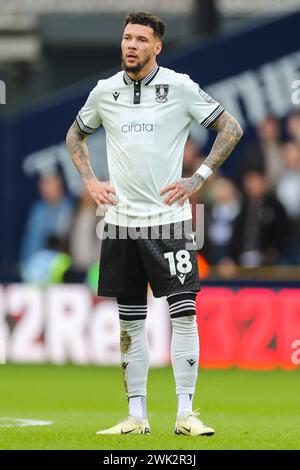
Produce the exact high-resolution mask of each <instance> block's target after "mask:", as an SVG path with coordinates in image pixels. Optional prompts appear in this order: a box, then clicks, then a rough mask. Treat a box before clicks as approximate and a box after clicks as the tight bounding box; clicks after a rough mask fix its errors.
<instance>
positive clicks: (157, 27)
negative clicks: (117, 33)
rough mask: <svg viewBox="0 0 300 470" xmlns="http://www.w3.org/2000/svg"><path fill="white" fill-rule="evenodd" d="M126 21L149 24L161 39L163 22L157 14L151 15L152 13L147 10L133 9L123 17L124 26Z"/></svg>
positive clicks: (163, 28) (163, 32)
mask: <svg viewBox="0 0 300 470" xmlns="http://www.w3.org/2000/svg"><path fill="white" fill-rule="evenodd" d="M128 23H131V24H142V25H144V26H149V27H150V28H152V29H153V31H154V34H155V35H156V36H157V37H158V38H159V39H160V40H162V38H163V36H164V34H165V29H166V25H165V23H164V22H163V21H162V20H161V19H160V18H158V16H155V15H152V13H148V12H147V11H134V12H130V13H128V14H127V15H126V18H125V26H127V25H128Z"/></svg>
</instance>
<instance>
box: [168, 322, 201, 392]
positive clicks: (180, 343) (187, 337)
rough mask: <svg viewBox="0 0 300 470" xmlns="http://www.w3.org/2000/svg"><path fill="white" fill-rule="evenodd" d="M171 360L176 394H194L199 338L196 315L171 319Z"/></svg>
mask: <svg viewBox="0 0 300 470" xmlns="http://www.w3.org/2000/svg"><path fill="white" fill-rule="evenodd" d="M171 321H172V327H173V333H172V343H171V359H172V366H173V372H174V378H175V382H176V394H177V395H180V394H192V395H193V394H194V392H195V385H196V381H197V375H198V362H199V338H198V329H197V321H196V315H189V316H184V317H178V318H171Z"/></svg>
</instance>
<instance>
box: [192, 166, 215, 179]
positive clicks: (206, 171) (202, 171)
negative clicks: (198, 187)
mask: <svg viewBox="0 0 300 470" xmlns="http://www.w3.org/2000/svg"><path fill="white" fill-rule="evenodd" d="M196 173H198V175H200V176H202V177H203V178H204V179H205V180H206V178H208V177H209V176H210V175H212V174H213V171H212V169H211V168H209V166H207V165H204V163H202V165H201V166H200V167H199V168H198V170H197V171H196Z"/></svg>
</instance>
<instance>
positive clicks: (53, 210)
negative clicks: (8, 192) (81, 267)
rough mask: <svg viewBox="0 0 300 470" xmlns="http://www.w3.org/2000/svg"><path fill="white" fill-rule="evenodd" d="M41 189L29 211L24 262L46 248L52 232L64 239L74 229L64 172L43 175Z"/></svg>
mask: <svg viewBox="0 0 300 470" xmlns="http://www.w3.org/2000/svg"><path fill="white" fill-rule="evenodd" d="M38 189H39V193H40V196H41V197H40V199H39V200H38V201H37V202H35V203H34V204H33V206H32V207H31V209H30V211H29V216H28V220H27V223H26V228H25V232H24V236H23V240H22V246H21V263H24V262H26V261H27V260H28V259H29V258H30V257H31V256H32V255H33V254H34V253H37V252H39V251H41V250H43V249H45V248H46V247H47V241H48V239H49V237H50V236H51V235H55V236H56V237H58V238H59V239H64V238H66V236H67V234H68V233H69V230H70V223H71V219H72V213H73V204H72V201H71V199H70V198H69V197H68V196H66V195H65V194H64V189H63V183H62V180H61V178H60V176H59V175H57V174H51V175H47V176H41V178H40V180H39V184H38Z"/></svg>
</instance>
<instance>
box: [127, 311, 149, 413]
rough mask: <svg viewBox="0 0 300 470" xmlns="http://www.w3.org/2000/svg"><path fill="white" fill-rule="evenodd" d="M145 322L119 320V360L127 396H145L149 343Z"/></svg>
mask: <svg viewBox="0 0 300 470" xmlns="http://www.w3.org/2000/svg"><path fill="white" fill-rule="evenodd" d="M145 323H146V321H145V320H120V329H121V331H120V335H121V361H122V369H123V374H124V384H125V389H126V393H127V397H128V398H130V397H136V396H143V397H145V396H146V388H147V375H148V370H149V344H148V338H147V335H146V329H145ZM130 402H131V400H130ZM133 403H134V402H133ZM139 414H140V413H139Z"/></svg>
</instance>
